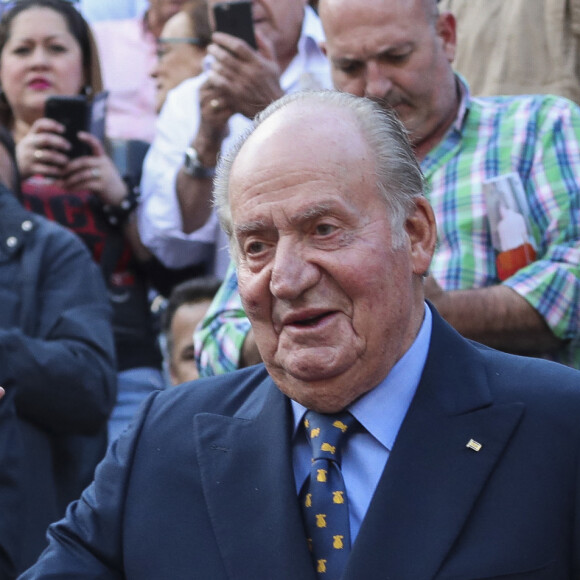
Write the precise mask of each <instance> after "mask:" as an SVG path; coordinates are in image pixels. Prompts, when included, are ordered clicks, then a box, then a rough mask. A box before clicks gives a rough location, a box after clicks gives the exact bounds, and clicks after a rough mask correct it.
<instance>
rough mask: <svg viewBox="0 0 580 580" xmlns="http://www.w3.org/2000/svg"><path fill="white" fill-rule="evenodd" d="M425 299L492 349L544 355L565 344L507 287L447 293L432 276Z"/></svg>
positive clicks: (465, 331) (467, 335)
mask: <svg viewBox="0 0 580 580" xmlns="http://www.w3.org/2000/svg"><path fill="white" fill-rule="evenodd" d="M425 296H426V297H427V298H428V299H429V300H430V301H431V302H432V303H433V305H434V306H435V307H436V308H437V310H438V312H439V313H440V314H441V316H443V318H445V320H447V322H449V323H450V324H451V325H452V326H453V327H454V328H455V329H456V330H457V331H458V332H460V333H461V334H462V335H463V336H465V337H467V338H471V339H473V340H476V341H478V342H481V343H483V344H486V345H488V346H491V347H493V348H497V349H500V350H504V351H508V352H514V353H520V354H540V353H544V354H545V353H549V352H553V351H556V350H557V349H558V348H560V346H561V345H562V341H561V340H560V339H558V338H557V337H556V336H555V335H554V333H553V332H552V331H551V330H550V328H549V327H548V325H547V324H546V321H545V320H544V319H543V318H542V317H541V316H540V315H539V314H538V311H537V310H535V309H534V308H533V307H532V306H531V305H530V304H529V303H528V302H527V301H526V300H525V299H524V298H522V297H521V296H520V295H519V294H517V293H516V292H514V291H513V290H512V289H511V288H509V287H507V286H501V285H499V286H490V287H488V288H477V289H472V290H452V291H449V292H444V291H443V290H442V289H441V287H440V286H439V285H438V284H437V282H436V281H435V280H434V278H433V277H429V278H427V280H426V282H425Z"/></svg>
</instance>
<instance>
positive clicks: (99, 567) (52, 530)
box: [19, 392, 159, 580]
mask: <svg viewBox="0 0 580 580" xmlns="http://www.w3.org/2000/svg"><path fill="white" fill-rule="evenodd" d="M158 393H159V392H157V393H155V394H152V395H150V397H149V398H148V399H147V401H146V402H145V403H144V405H143V407H142V408H141V410H140V412H139V413H138V415H137V417H136V418H135V422H134V425H133V427H132V428H131V429H130V430H128V431H127V432H125V433H124V434H123V435H122V436H121V437H119V439H117V440H116V441H115V442H114V443H113V445H112V447H111V448H110V449H109V451H108V452H107V455H106V456H105V459H103V461H102V462H101V463H100V465H99V466H98V467H97V470H96V472H95V479H94V481H93V483H92V484H91V485H90V486H89V487H88V488H87V489H86V490H85V491H84V492H83V494H82V496H81V498H80V499H79V500H78V501H75V502H73V503H71V504H70V505H69V506H68V508H67V511H66V515H65V517H64V518H63V519H62V520H60V521H58V522H56V523H54V524H52V525H51V526H50V527H49V529H48V532H47V537H48V542H49V543H48V547H47V548H46V550H45V551H44V552H43V553H42V554H41V556H40V558H39V559H38V561H37V562H36V563H35V564H34V565H33V566H32V567H31V568H30V569H29V570H27V571H26V572H24V574H22V576H20V577H19V578H20V579H21V580H34V579H41V578H42V579H44V580H47V579H49V578H51V579H55V580H56V579H61V578H75V580H94V579H95V578H107V580H122V579H123V578H125V570H124V569H123V566H124V564H123V517H124V511H123V507H124V504H125V496H126V493H127V486H128V482H129V477H130V475H131V469H132V461H133V457H134V455H135V447H136V446H137V443H138V442H139V435H140V433H141V431H142V429H143V425H144V423H145V422H146V420H147V417H148V414H149V411H150V409H151V406H152V404H153V401H155V400H156V397H157V395H158Z"/></svg>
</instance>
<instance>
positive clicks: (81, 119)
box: [44, 95, 91, 159]
mask: <svg viewBox="0 0 580 580" xmlns="http://www.w3.org/2000/svg"><path fill="white" fill-rule="evenodd" d="M89 111H90V109H89V104H88V102H87V99H86V98H85V97H83V96H81V95H78V96H73V97H65V96H58V95H55V96H52V97H48V98H47V99H46V103H45V105H44V114H45V116H46V117H48V118H49V119H54V120H55V121H58V122H59V123H61V124H62V125H64V127H65V133H64V135H63V137H64V138H65V139H66V140H67V141H68V142H69V143H70V144H71V149H70V150H69V151H68V156H69V157H70V158H71V159H74V158H75V157H81V156H82V155H90V153H91V149H90V147H89V146H88V145H87V144H86V143H83V142H82V141H79V139H78V137H77V133H78V132H79V131H89V123H90V112H89Z"/></svg>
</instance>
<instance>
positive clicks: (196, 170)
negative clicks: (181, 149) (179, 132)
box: [183, 147, 215, 179]
mask: <svg viewBox="0 0 580 580" xmlns="http://www.w3.org/2000/svg"><path fill="white" fill-rule="evenodd" d="M183 171H185V173H187V175H191V177H195V178H197V179H211V178H213V176H214V175H215V167H205V165H203V164H202V162H201V160H200V158H199V155H198V153H197V151H196V150H195V149H194V148H193V147H188V148H187V149H186V150H185V159H184V160H183Z"/></svg>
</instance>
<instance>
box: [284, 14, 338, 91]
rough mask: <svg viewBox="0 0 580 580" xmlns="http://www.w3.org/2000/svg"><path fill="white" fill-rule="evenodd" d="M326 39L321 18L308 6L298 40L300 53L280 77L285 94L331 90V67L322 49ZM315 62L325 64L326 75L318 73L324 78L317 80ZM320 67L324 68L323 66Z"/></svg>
mask: <svg viewBox="0 0 580 580" xmlns="http://www.w3.org/2000/svg"><path fill="white" fill-rule="evenodd" d="M324 38H325V37H324V30H323V28H322V24H321V22H320V18H318V15H317V14H316V12H315V11H314V10H313V9H312V7H311V6H306V7H305V9H304V19H303V21H302V29H301V32H300V38H299V39H298V47H297V48H298V53H297V54H296V55H295V56H294V58H293V59H292V60H291V61H290V64H289V65H288V66H287V67H286V70H284V71H283V72H282V75H281V76H280V86H281V87H282V89H283V90H284V91H285V92H288V91H289V90H291V91H292V92H293V91H296V90H305V89H315V88H318V89H320V88H331V86H332V84H331V83H332V81H331V78H330V67H329V66H328V64H327V61H326V57H325V56H324V54H323V52H322V49H321V48H320V44H321V42H323V41H324ZM314 62H319V63H323V68H324V74H322V71H318V73H319V74H321V75H322V76H323V77H324V78H315V77H316V76H317V74H316V73H317V70H316V67H315V66H314V65H313V63H314ZM319 66H322V64H320V65H319ZM313 75H314V76H313Z"/></svg>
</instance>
